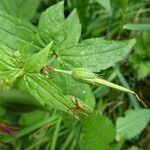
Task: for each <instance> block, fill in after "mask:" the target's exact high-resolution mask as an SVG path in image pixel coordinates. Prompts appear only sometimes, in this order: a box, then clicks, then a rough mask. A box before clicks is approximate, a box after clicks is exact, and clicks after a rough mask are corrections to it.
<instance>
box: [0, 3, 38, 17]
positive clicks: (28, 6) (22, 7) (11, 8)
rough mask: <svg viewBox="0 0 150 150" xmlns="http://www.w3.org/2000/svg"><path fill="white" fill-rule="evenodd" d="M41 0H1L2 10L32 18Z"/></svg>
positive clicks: (0, 7)
mask: <svg viewBox="0 0 150 150" xmlns="http://www.w3.org/2000/svg"><path fill="white" fill-rule="evenodd" d="M39 2H40V0H11V1H9V0H0V10H1V11H3V12H5V13H8V14H10V15H13V16H17V17H20V18H26V19H31V18H32V17H33V15H34V13H35V11H36V9H37V7H38V4H39Z"/></svg>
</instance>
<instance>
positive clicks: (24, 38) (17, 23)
mask: <svg viewBox="0 0 150 150" xmlns="http://www.w3.org/2000/svg"><path fill="white" fill-rule="evenodd" d="M0 22H1V24H0V42H1V43H3V44H5V45H6V46H7V47H9V48H10V49H11V50H15V51H16V50H19V49H21V48H22V47H23V46H24V45H26V44H29V43H31V42H33V46H32V48H31V51H38V50H40V47H39V46H38V43H37V40H36V39H37V38H36V28H35V27H34V26H33V25H32V24H31V23H29V22H28V21H25V20H22V19H19V18H16V17H13V16H11V15H8V14H5V13H2V12H0Z"/></svg>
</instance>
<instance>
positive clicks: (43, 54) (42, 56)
mask: <svg viewBox="0 0 150 150" xmlns="http://www.w3.org/2000/svg"><path fill="white" fill-rule="evenodd" d="M52 44H53V42H51V43H49V44H48V45H47V46H46V47H45V48H44V49H42V50H41V51H40V52H38V53H36V54H33V56H32V57H31V58H30V60H29V61H28V62H27V63H26V65H25V70H26V71H27V72H30V73H35V72H37V73H38V72H40V70H41V69H42V67H43V66H44V65H45V64H46V62H47V59H48V56H49V52H50V48H51V47H52Z"/></svg>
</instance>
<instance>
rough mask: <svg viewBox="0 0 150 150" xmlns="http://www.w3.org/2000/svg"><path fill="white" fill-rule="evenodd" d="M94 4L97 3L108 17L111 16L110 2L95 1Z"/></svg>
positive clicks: (108, 0)
mask: <svg viewBox="0 0 150 150" xmlns="http://www.w3.org/2000/svg"><path fill="white" fill-rule="evenodd" d="M96 2H98V3H99V4H100V5H101V6H103V7H104V8H105V9H106V11H107V12H108V13H109V14H110V15H112V9H111V4H110V0H96Z"/></svg>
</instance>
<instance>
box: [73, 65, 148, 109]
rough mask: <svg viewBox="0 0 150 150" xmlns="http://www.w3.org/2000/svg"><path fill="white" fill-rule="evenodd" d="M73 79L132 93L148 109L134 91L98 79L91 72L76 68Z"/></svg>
mask: <svg viewBox="0 0 150 150" xmlns="http://www.w3.org/2000/svg"><path fill="white" fill-rule="evenodd" d="M71 75H72V77H73V78H74V79H75V80H79V81H81V82H84V83H89V84H93V85H98V86H99V85H104V86H108V87H110V88H114V89H117V90H120V91H123V92H127V93H131V94H134V95H135V96H136V97H137V99H138V100H139V101H140V102H141V103H142V104H143V105H144V106H145V107H147V105H146V104H145V103H144V102H143V101H142V100H141V99H140V98H139V96H138V95H137V94H136V93H135V92H134V91H132V90H129V89H127V88H125V87H123V86H120V85H117V84H114V83H111V82H109V81H106V80H104V79H101V78H98V77H97V76H96V74H94V73H92V72H91V71H89V70H86V69H84V68H76V69H74V70H73V71H72V74H71Z"/></svg>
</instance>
